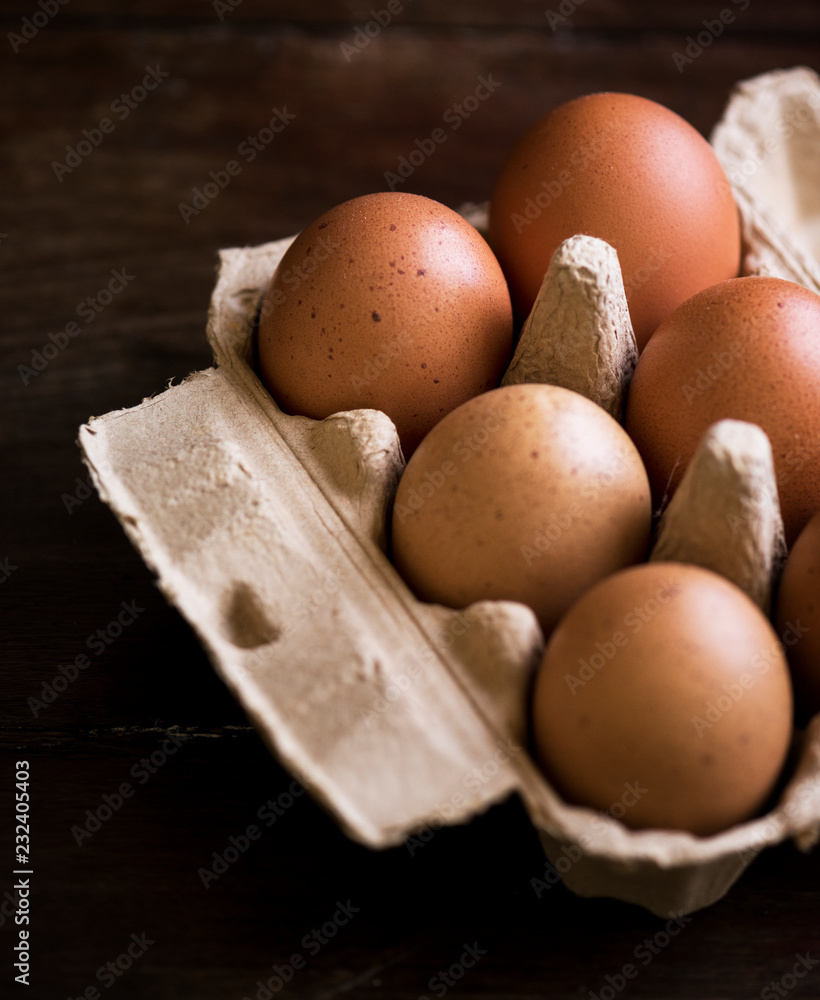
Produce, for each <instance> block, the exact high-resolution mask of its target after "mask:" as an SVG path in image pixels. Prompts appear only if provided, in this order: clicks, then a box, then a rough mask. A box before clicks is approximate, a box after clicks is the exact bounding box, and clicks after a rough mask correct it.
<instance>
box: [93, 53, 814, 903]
mask: <svg viewBox="0 0 820 1000" xmlns="http://www.w3.org/2000/svg"><path fill="white" fill-rule="evenodd" d="M804 108H810V112H811V113H810V114H809V115H808V117H805V113H804V111H803V110H801V109H804ZM783 121H786V122H787V124H788V123H789V122H791V123H792V124H793V126H794V127H793V128H791V130H790V131H789V129H787V128H786V127H785V126H783V125H781V124H779V123H782V122H783ZM768 136H775V144H774V145H772V144H771V143H768V142H767V137H768ZM712 141H713V143H714V148H715V149H716V151H717V153H718V155H719V157H720V158H721V160H722V162H723V165H724V167H725V168H726V171H727V174H728V176H729V177H730V179H733V188H734V191H735V195H736V197H737V200H738V204H739V207H740V212H741V216H742V219H743V233H744V271H745V272H747V273H752V272H754V273H767V274H776V275H780V276H782V277H786V278H789V279H791V280H796V281H799V282H800V283H801V284H804V285H807V286H809V287H812V288H814V289H815V290H818V291H820V280H818V279H819V278H820V267H819V266H818V261H817V255H818V250H819V249H820V248H819V247H818V227H817V223H818V219H820V214H818V202H817V197H816V189H817V164H818V163H820V81H818V78H817V77H816V76H815V75H814V74H813V73H811V72H810V71H809V70H806V69H802V68H798V69H794V70H790V71H782V72H777V73H772V74H768V75H766V76H763V77H759V78H757V79H755V80H751V81H748V82H746V83H743V84H741V85H739V87H738V88H737V89H736V91H735V93H734V94H733V96H732V98H731V101H730V102H729V105H728V107H727V109H726V113H725V115H724V118H723V120H722V121H721V123H720V124H719V125H718V126H717V128H716V129H715V132H714V135H713V137H712ZM770 146H771V147H772V148H769V147H770ZM760 150H763V151H764V153H763V154H761V153H760ZM749 157H753V162H754V164H755V166H754V170H750V169H749V167H748V166H746V164H747V162H748V160H749ZM733 175H734V176H733ZM462 214H464V215H465V216H466V217H467V218H468V219H469V220H470V221H471V222H472V223H473V224H474V225H476V226H477V228H479V230H483V229H484V228H485V225H486V206H465V207H464V208H463V210H462ZM291 241H292V240H291V239H284V240H278V241H275V242H272V243H267V244H264V245H262V246H257V247H251V248H242V249H230V250H223V251H221V252H220V270H219V276H218V280H217V284H216V287H215V289H214V292H213V295H212V300H211V305H210V311H209V318H208V328H207V335H208V340H209V343H210V345H211V348H212V350H213V358H214V364H213V366H212V367H210V368H208V369H206V370H204V371H199V372H196V373H194V374H193V375H191V376H190V377H189V378H187V379H186V380H185V381H184V382H182V383H181V384H179V385H174V386H171V387H170V388H168V389H167V390H166V391H164V392H162V393H160V394H159V395H156V396H153V397H151V398H149V399H146V400H144V401H143V402H142V403H141V404H140V405H139V406H136V407H134V408H132V409H127V410H117V411H114V412H111V413H108V414H106V415H104V416H101V417H97V418H91V419H90V420H89V421H88V423H87V424H84V425H83V426H82V427H81V428H80V433H79V443H80V446H81V449H82V452H83V457H84V461H85V462H86V464H87V465H88V467H89V469H90V472H91V475H92V477H93V480H94V483H95V485H96V487H97V489H98V491H99V493H100V496H101V497H102V499H103V500H104V501H105V502H106V503H107V504H108V505H109V506H110V507H111V509H112V510H113V512H114V514H115V515H116V516H117V518H118V519H119V521H120V522H121V524H122V526H123V528H124V530H125V532H126V533H127V535H128V537H129V538H130V539H131V541H132V542H133V544H134V545H135V546H136V548H137V550H138V551H139V552H140V554H141V556H142V558H143V559H144V561H145V562H146V564H147V565H148V566H149V567H150V569H151V570H152V571H153V573H154V574H155V575H156V579H157V584H158V586H159V588H160V589H161V591H162V592H163V593H164V595H165V596H166V598H167V599H168V600H169V602H170V603H172V604H173V605H174V606H176V607H177V608H178V609H179V611H180V612H181V613H182V615H183V616H184V617H185V618H186V619H187V620H188V621H189V622H190V624H191V626H192V627H193V629H194V630H195V632H196V634H197V635H198V637H199V639H200V641H201V642H202V644H203V646H204V648H205V649H206V651H207V653H208V655H209V657H210V659H211V661H212V663H213V665H214V667H215V669H216V670H217V672H218V673H219V675H220V676H221V677H222V679H223V680H224V682H225V684H226V685H227V686H228V688H229V689H230V690H231V692H232V693H233V694H234V695H235V696H236V698H237V699H238V700H239V701H240V703H241V704H242V705H243V707H244V709H245V711H246V712H247V714H248V716H249V718H250V720H251V721H252V722H253V724H254V725H255V726H256V727H257V729H258V731H259V732H260V733H261V735H262V737H263V738H264V739H265V741H266V742H267V744H268V745H269V746H270V748H271V750H272V751H273V752H274V753H275V754H276V755H277V756H278V758H279V759H280V760H281V761H282V763H283V764H284V766H285V767H286V768H288V769H289V770H290V771H291V772H292V773H293V774H294V775H295V776H296V777H297V778H298V780H300V781H301V782H302V783H303V784H304V785H305V787H306V788H308V789H309V791H310V792H311V793H312V794H313V795H314V797H315V798H316V799H317V800H318V801H319V802H320V803H322V804H323V805H324V807H325V808H326V809H327V810H328V811H329V812H330V813H331V814H332V815H333V816H334V817H335V818H336V820H337V821H338V823H339V824H340V826H341V827H342V829H343V830H345V831H346V833H347V834H348V835H349V836H351V837H352V838H354V839H355V840H357V841H360V842H362V843H364V844H367V845H369V846H371V847H373V848H383V847H387V846H390V845H397V844H401V843H403V842H404V841H406V840H408V838H412V837H416V838H419V842H424V841H426V840H427V839H429V836H430V835H431V834H432V833H433V832H434V831H435V830H436V829H438V828H439V827H440V826H442V825H449V824H457V823H465V822H467V821H469V820H470V819H471V817H473V816H475V815H477V814H479V813H481V812H483V811H485V810H486V809H488V808H489V807H490V806H492V805H493V804H495V803H499V802H501V801H503V800H505V799H506V798H508V797H509V796H510V795H511V794H513V793H517V794H518V795H519V796H520V797H521V799H522V801H523V803H524V805H525V807H526V809H527V811H528V813H529V815H530V817H531V819H532V822H533V824H534V825H535V827H536V828H537V830H538V832H539V834H540V836H541V839H542V842H543V845H544V848H545V853H546V857H547V859H548V864H545V867H544V869H543V870H541V871H536V872H533V887H534V890H535V891H536V892H540V891H541V890H540V888H539V887H540V886H544V887H546V886H548V885H551V884H552V883H553V882H554V881H556V880H557V879H558V878H559V877H560V878H562V879H563V881H564V882H565V884H566V885H567V886H568V887H569V888H570V889H571V890H573V891H574V892H576V893H579V894H581V895H585V896H612V897H616V898H619V899H622V900H626V901H629V902H632V903H636V904H639V905H641V906H644V907H646V908H647V909H649V910H650V911H652V912H654V913H656V914H658V915H662V916H671V915H681V914H685V913H689V912H691V911H693V910H696V909H698V908H700V907H703V906H706V905H708V904H710V903H712V902H714V901H715V900H717V899H719V898H720V897H721V896H722V895H723V894H724V893H725V892H726V891H727V890H728V889H729V887H730V886H731V885H732V883H733V882H734V881H735V880H736V879H737V878H738V877H739V875H740V874H741V873H742V871H743V870H744V868H745V867H746V866H747V865H748V864H749V863H750V861H751V860H752V859H753V858H754V857H755V856H756V854H757V853H758V852H759V851H760V850H762V849H763V848H765V847H766V846H768V845H772V844H776V843H779V842H781V841H784V840H786V839H788V838H791V839H793V840H794V841H795V842H796V843H797V845H798V846H799V847H801V848H802V849H808V848H809V847H810V846H812V845H813V844H814V843H815V842H816V840H817V839H818V833H819V832H820V716H819V717H817V718H815V719H814V720H813V722H812V723H811V724H810V725H809V726H808V728H807V729H806V730H805V732H801V733H798V734H797V736H796V741H795V753H794V759H793V763H792V765H791V769H790V775H789V779H788V781H787V783H785V786H784V787H783V789H782V794H780V796H779V799H778V801H777V802H776V803H775V804H774V805H773V806H772V808H771V809H770V810H769V811H768V812H767V813H766V815H763V816H760V817H759V818H756V819H754V820H752V821H750V822H748V823H744V824H741V825H739V826H737V827H734V828H732V829H730V830H727V831H725V832H723V833H721V834H718V835H716V836H711V837H705V838H702V837H695V836H692V835H690V834H687V833H683V832H677V831H661V830H641V831H635V830H631V829H629V828H628V827H626V826H625V825H623V824H622V823H621V822H620V816H622V815H623V811H624V809H625V808H626V806H625V805H624V804H623V803H613V807H612V808H611V809H610V810H609V811H608V812H607V813H600V812H596V811H593V810H589V809H586V808H582V807H578V806H572V805H568V804H566V803H565V802H563V801H562V800H561V798H560V797H559V796H558V795H557V794H556V792H555V791H554V789H553V788H552V787H551V786H550V784H549V783H548V782H547V781H546V780H545V778H544V776H543V774H542V773H541V771H540V770H539V768H538V767H537V766H536V764H535V762H534V759H533V757H532V755H531V752H530V744H529V740H528V719H527V701H528V695H529V690H530V684H531V681H532V678H533V673H534V671H535V669H536V667H537V664H538V663H539V662H540V658H541V655H542V650H543V636H542V633H541V630H540V628H539V625H538V623H537V620H536V618H535V616H534V614H533V612H532V611H531V610H530V609H529V608H528V607H525V606H524V605H522V604H518V603H515V602H510V601H482V602H479V603H477V604H473V605H471V606H470V607H468V608H464V609H460V610H453V609H449V608H444V607H440V606H436V605H431V604H423V603H420V602H419V601H418V600H416V598H415V597H414V596H413V594H412V593H411V592H410V591H409V590H408V588H407V586H406V585H405V584H404V582H403V581H402V579H401V578H400V577H399V575H398V574H397V573H396V572H395V570H394V568H393V566H392V565H391V563H390V561H389V558H388V556H387V543H386V534H387V533H386V525H387V522H388V518H389V515H390V510H391V504H392V499H393V496H394V493H395V489H396V486H397V483H398V480H399V478H400V476H401V473H402V470H403V467H404V459H403V456H402V452H401V449H400V446H399V442H398V438H397V435H396V431H395V428H394V426H393V424H392V422H391V421H390V420H389V419H388V417H387V416H385V414H383V413H381V412H379V411H376V410H353V411H348V412H344V413H338V414H334V415H333V416H330V417H328V418H327V419H325V420H322V421H316V420H311V419H308V418H306V417H300V416H290V415H287V414H285V413H283V412H282V411H281V410H280V409H279V408H278V407H277V405H276V403H275V402H274V400H273V399H272V398H271V396H270V395H269V394H268V392H267V391H266V390H265V388H264V387H263V385H262V384H261V382H260V381H259V378H258V377H257V374H256V372H255V370H254V349H253V339H254V328H255V320H256V316H257V312H258V308H259V305H260V301H261V298H262V295H263V293H264V290H265V288H266V285H267V283H268V281H269V279H270V276H271V274H272V273H273V270H274V268H275V266H276V264H277V263H278V261H279V260H280V259H281V257H282V255H283V254H284V252H285V250H286V249H287V247H288V246H289V245H290V243H291ZM556 331H557V332H556ZM561 331H563V334H561ZM547 342H548V343H549V346H548V347H547V346H546V344H547ZM636 356H637V354H636V350H635V347H634V338H632V334H631V327H630V325H629V314H628V311H627V309H626V303H625V298H624V295H623V282H622V280H621V275H620V269H619V267H618V262H617V255H616V254H615V251H614V250H613V249H612V248H611V247H608V246H607V245H606V244H604V243H602V242H601V241H599V240H592V239H591V238H587V237H577V238H574V239H573V240H570V241H568V242H567V244H564V245H563V246H562V248H561V250H560V251H559V253H558V254H556V258H555V259H554V260H553V263H552V265H551V267H550V270H549V272H548V274H547V276H546V277H545V281H544V286H543V288H542V290H541V294H540V295H539V299H538V301H537V303H536V305H535V306H534V308H533V313H532V314H531V316H530V319H529V320H528V323H527V326H526V329H525V330H524V331H523V332H522V335H521V338H520V340H519V344H518V348H517V350H516V354H515V357H514V359H513V361H512V363H511V366H510V369H509V370H508V372H507V375H506V376H505V381H506V382H515V381H519V382H520V381H550V382H557V383H560V384H564V385H567V386H568V387H570V388H573V389H576V390H577V391H580V392H582V393H584V394H585V395H587V396H589V397H590V398H593V399H595V400H596V401H597V402H599V403H600V404H601V405H602V406H604V407H605V408H607V409H608V410H609V412H611V413H614V414H619V413H620V410H621V407H622V403H623V398H624V394H625V391H626V388H627V386H628V382H629V377H630V375H631V372H632V369H633V368H634V364H635V360H636ZM709 490H711V492H708V491H709ZM773 497H774V499H772V498H773ZM741 501H743V502H744V506H743V510H744V511H746V516H745V517H744V518H743V519H742V530H741V531H739V532H738V533H737V536H736V537H735V538H734V539H733V544H732V545H731V546H728V547H727V546H726V544H725V538H723V544H722V545H721V544H720V540H718V542H716V540H715V537H714V533H715V532H716V531H718V532H720V531H721V530H722V531H724V532H725V529H726V525H727V524H728V523H729V519H728V518H727V517H718V518H715V517H714V511H715V509H716V507H715V505H720V504H723V505H724V506H725V508H726V510H727V511H728V510H729V509H735V508H736V507H737V505H738V504H739V503H741ZM733 505H734V506H733ZM749 511H751V512H752V513H751V514H749ZM716 525H718V527H717V528H716ZM721 525H722V527H720V526H721ZM718 549H720V550H722V551H723V552H724V553H726V552H728V553H729V555H728V556H727V557H726V558H724V559H723V561H722V562H721V564H720V566H718V567H713V568H718V569H719V571H720V572H723V573H724V574H725V575H727V576H729V577H730V578H732V579H734V580H735V581H736V582H738V583H739V585H741V586H743V587H744V588H745V589H746V590H747V592H749V593H750V594H751V595H752V596H753V597H754V598H755V600H757V601H758V603H760V604H761V606H763V607H767V605H768V601H769V599H770V595H771V582H772V580H773V578H774V577H775V575H776V572H777V569H778V566H779V565H780V563H781V562H782V558H783V554H784V548H783V541H782V523H781V522H780V518H779V510H778V508H777V502H776V491H774V490H773V472H772V467H771V452H770V449H769V446H768V441H767V439H766V438H765V435H763V434H762V432H760V431H759V429H758V428H755V427H753V426H751V425H741V424H738V423H737V422H733V421H729V422H725V423H724V424H723V425H718V426H717V427H716V428H715V429H714V433H713V434H712V435H710V436H709V439H708V440H705V441H704V443H703V445H702V447H701V450H700V452H699V454H698V457H697V460H696V461H694V462H693V463H692V467H691V468H690V470H689V473H688V477H687V482H685V483H684V484H683V485H682V486H681V488H680V490H679V491H678V494H677V495H676V497H675V499H674V501H673V503H672V504H670V506H669V509H668V510H667V512H666V513H665V515H664V520H663V522H662V524H661V530H660V531H659V532H658V541H657V542H656V544H655V549H654V550H653V556H654V557H656V558H658V557H662V558H677V559H682V560H684V561H692V562H700V563H701V564H704V565H707V564H709V560H710V559H711V560H713V561H714V558H715V556H714V553H715V551H717V550H718ZM637 777H638V776H636V778H637ZM627 792H628V790H627ZM410 843H411V846H412V842H410Z"/></svg>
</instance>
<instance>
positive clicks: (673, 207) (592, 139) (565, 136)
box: [489, 93, 740, 348]
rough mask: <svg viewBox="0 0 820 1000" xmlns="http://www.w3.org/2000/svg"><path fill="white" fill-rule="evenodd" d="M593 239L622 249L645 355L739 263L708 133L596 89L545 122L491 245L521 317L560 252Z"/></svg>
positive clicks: (523, 155)
mask: <svg viewBox="0 0 820 1000" xmlns="http://www.w3.org/2000/svg"><path fill="white" fill-rule="evenodd" d="M577 233H584V234H586V235H588V236H596V237H598V238H600V239H603V240H606V241H607V243H609V244H611V245H612V246H613V247H615V249H616V250H617V251H618V257H619V260H620V263H621V269H622V271H623V277H624V287H625V289H626V296H627V301H628V303H629V312H630V315H631V318H632V324H633V327H634V329H635V335H636V338H637V341H638V346H639V348H643V346H644V344H645V343H646V342H647V340H648V339H649V337H650V335H651V334H652V332H653V331H654V330H655V328H656V327H657V326H658V324H659V323H660V322H661V320H662V319H664V317H666V316H667V315H668V314H669V313H670V312H672V310H673V309H674V308H675V307H676V306H678V305H680V303H681V302H683V301H684V300H685V299H687V298H689V296H690V295H694V294H695V292H698V291H700V290H701V289H702V288H706V287H707V286H708V285H713V284H715V282H717V281H722V280H724V279H725V278H732V277H735V276H736V275H737V274H738V272H739V268H740V226H739V222H738V214H737V209H736V207H735V203H734V199H733V197H732V193H731V189H730V186H729V183H728V181H727V179H726V176H725V174H724V172H723V168H722V167H721V165H720V163H719V162H718V160H717V157H716V156H715V154H714V152H713V150H712V147H711V146H710V145H709V143H708V142H707V141H706V139H704V138H703V136H702V135H701V134H700V133H699V132H698V131H697V130H696V129H694V128H693V127H692V126H691V125H690V124H689V123H688V122H686V121H685V120H684V119H683V118H681V117H680V116H679V115H677V114H675V113H674V112H673V111H671V110H670V109H669V108H666V107H664V106H663V105H660V104H657V103H656V102H654V101H650V100H647V99H646V98H644V97H638V96H636V95H634V94H619V93H602V94H590V95H588V96H585V97H579V98H576V99H575V100H572V101H569V102H567V103H566V104H562V105H561V106H560V107H558V108H556V109H555V110H553V111H552V112H550V113H549V114H548V115H546V116H545V117H544V118H542V119H541V120H540V121H538V122H536V123H535V125H533V126H532V127H531V128H530V129H529V131H528V132H526V133H525V134H524V136H523V137H522V138H521V139H520V140H519V141H518V143H517V144H516V145H515V147H514V148H513V149H512V151H511V152H510V154H509V156H508V157H507V159H506V161H505V162H504V165H503V167H502V169H501V171H500V173H499V175H498V178H497V180H496V183H495V187H494V190H493V192H492V199H491V205H490V235H489V240H490V244H491V246H492V247H493V249H494V250H495V252H496V254H497V255H498V259H499V260H500V262H501V266H502V268H503V269H504V272H505V274H506V275H507V280H508V282H509V284H510V291H511V293H512V298H513V305H514V306H515V309H516V312H517V313H518V314H519V315H521V316H525V315H526V314H527V313H528V312H529V310H530V308H531V307H532V304H533V302H534V301H535V297H536V295H537V294H538V290H539V288H540V287H541V282H542V280H543V277H544V273H545V271H546V270H547V267H548V266H549V262H550V259H551V258H552V255H553V253H554V252H555V250H556V248H557V247H558V245H559V244H560V243H561V242H562V241H563V240H565V239H568V238H569V237H570V236H574V235H576V234H577Z"/></svg>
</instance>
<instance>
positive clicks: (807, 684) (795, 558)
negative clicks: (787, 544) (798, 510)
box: [775, 512, 820, 722]
mask: <svg viewBox="0 0 820 1000" xmlns="http://www.w3.org/2000/svg"><path fill="white" fill-rule="evenodd" d="M775 622H776V624H777V633H778V635H779V636H780V638H781V640H782V642H783V646H784V648H785V650H786V657H787V659H788V661H789V667H790V668H791V672H792V678H793V680H794V689H795V690H794V694H795V703H796V709H797V712H798V715H799V718H800V720H801V721H802V722H805V721H806V720H807V719H809V718H810V717H811V716H812V715H814V714H815V713H817V712H820V512H818V513H817V514H815V515H814V517H813V518H812V519H811V520H810V521H809V523H808V524H807V525H806V527H805V528H803V530H802V531H801V532H800V535H799V536H798V539H797V541H796V542H795V543H794V546H793V547H792V550H791V552H789V557H788V559H787V560H786V565H785V567H784V568H783V575H782V577H781V578H780V586H779V588H778V594H777V603H776V611H775Z"/></svg>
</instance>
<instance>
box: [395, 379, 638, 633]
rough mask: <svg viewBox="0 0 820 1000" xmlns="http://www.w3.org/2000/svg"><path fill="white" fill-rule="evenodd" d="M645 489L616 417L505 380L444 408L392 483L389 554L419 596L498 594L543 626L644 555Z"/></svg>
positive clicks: (556, 392) (546, 389)
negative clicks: (524, 607) (526, 609)
mask: <svg viewBox="0 0 820 1000" xmlns="http://www.w3.org/2000/svg"><path fill="white" fill-rule="evenodd" d="M649 528H650V504H649V486H648V483H647V479H646V473H645V471H644V468H643V465H642V464H641V460H640V457H639V456H638V453H637V451H636V449H635V447H634V446H633V444H632V442H631V441H630V440H629V438H628V436H627V435H626V433H625V432H624V430H623V428H622V427H621V426H620V424H619V423H617V421H615V420H613V418H612V417H610V416H609V414H608V413H606V412H605V411H604V410H603V409H601V407H599V406H597V405H596V404H595V403H592V402H590V401H589V400H588V399H586V398H585V397H583V396H581V395H579V394H578V393H576V392H572V391H570V390H569V389H562V388H559V387H557V386H551V385H534V384H526V385H516V386H505V387H503V388H501V389H495V390H493V391H492V392H487V393H484V394H483V395H481V396H477V397H476V398H475V399H471V400H470V401H469V402H467V403H464V404H463V405H462V406H460V407H458V409H456V410H454V411H453V412H452V413H450V414H448V415H447V416H446V417H445V418H444V419H443V420H442V421H441V423H439V424H438V425H437V426H436V427H434V428H433V430H432V431H431V432H430V434H428V436H427V437H426V438H425V439H424V441H422V443H421V445H420V446H419V448H418V449H417V451H416V453H415V454H414V455H413V457H412V458H411V459H410V461H409V463H408V465H407V468H406V470H405V472H404V475H403V476H402V479H401V482H400V483H399V488H398V492H397V495H396V500H395V505H394V508H393V537H392V543H393V558H394V561H395V564H396V566H397V568H398V569H399V571H400V573H401V574H402V575H403V577H404V579H405V580H406V581H407V583H408V584H409V585H410V587H411V588H412V589H413V590H414V591H415V593H416V594H417V596H418V597H419V598H421V599H422V600H425V601H433V602H436V603H439V604H444V605H448V606H450V607H455V608H461V607H464V606H466V605H468V604H470V603H472V602H473V601H479V600H484V599H487V598H506V599H509V600H515V601H521V602H522V603H524V604H528V605H529V606H530V607H532V608H533V609H534V611H535V613H536V614H537V615H538V618H539V620H540V622H541V626H542V628H543V629H544V631H545V632H549V631H550V629H552V627H553V625H554V624H555V622H556V621H557V619H558V617H559V616H560V615H561V614H562V613H563V612H564V610H565V609H566V608H567V607H568V606H569V604H570V603H571V602H572V601H573V600H574V599H575V598H576V597H578V596H579V595H580V594H581V593H582V592H583V591H584V590H585V589H586V588H587V587H589V586H591V585H592V584H593V583H594V582H595V581H596V580H599V579H601V577H603V576H606V575H607V574H608V573H611V572H613V571H614V570H616V569H620V568H621V567H623V566H627V565H629V564H630V563H634V562H637V561H638V560H640V559H643V558H645V555H646V549H647V545H648V540H649Z"/></svg>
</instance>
